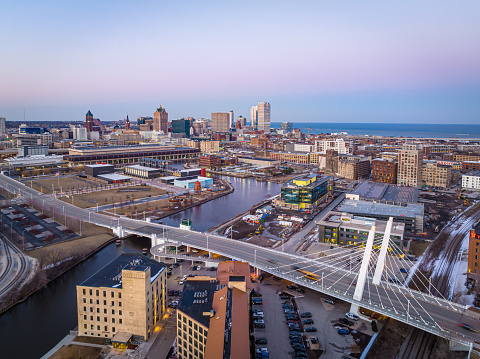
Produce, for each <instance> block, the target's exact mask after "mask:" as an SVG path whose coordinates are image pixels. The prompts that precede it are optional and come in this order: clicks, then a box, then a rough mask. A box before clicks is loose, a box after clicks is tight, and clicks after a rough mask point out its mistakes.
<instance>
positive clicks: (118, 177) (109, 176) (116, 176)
mask: <svg viewBox="0 0 480 359" xmlns="http://www.w3.org/2000/svg"><path fill="white" fill-rule="evenodd" d="M98 177H100V178H104V179H107V180H110V181H124V180H127V179H131V178H132V177H128V176H124V175H119V174H116V173H106V174H103V175H98Z"/></svg>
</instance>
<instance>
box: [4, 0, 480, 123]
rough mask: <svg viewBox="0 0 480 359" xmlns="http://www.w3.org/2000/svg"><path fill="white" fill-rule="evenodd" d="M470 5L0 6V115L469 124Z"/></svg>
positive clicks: (474, 115)
mask: <svg viewBox="0 0 480 359" xmlns="http://www.w3.org/2000/svg"><path fill="white" fill-rule="evenodd" d="M479 10H480V4H478V3H473V2H470V1H460V2H456V3H455V4H452V3H450V2H447V1H440V2H438V1H436V2H433V1H421V2H413V1H409V2H403V3H401V4H384V3H377V2H374V1H365V2H362V3H361V4H351V3H347V2H343V1H341V2H335V3H326V2H302V3H301V4H298V3H296V4H293V3H289V2H262V3H260V4H259V3H256V2H248V1H247V2H242V3H241V4H226V3H222V2H207V3H202V4H200V3H196V2H188V1H187V2H182V4H177V3H175V4H160V3H156V2H148V1H145V2H140V3H128V2H111V1H105V2H102V3H96V2H93V1H87V2H82V3H78V4H64V3H61V2H58V3H53V2H51V3H45V4H38V3H35V2H32V1H19V2H4V3H2V4H1V5H0V11H2V13H4V14H8V15H9V16H7V17H6V18H5V20H4V21H3V22H2V24H0V29H1V31H2V33H4V34H6V35H7V36H4V37H3V38H2V40H0V48H1V49H2V53H3V54H6V56H2V58H1V59H0V68H2V71H0V83H2V86H0V116H1V117H6V118H7V121H22V120H23V118H24V109H25V119H26V120H27V121H47V120H62V121H68V120H71V121H81V120H83V119H84V116H85V113H86V112H87V111H88V110H91V111H92V112H93V114H94V116H95V117H98V118H100V119H101V120H103V121H118V120H121V119H123V118H125V117H126V115H127V114H128V115H129V116H130V118H132V119H133V118H136V117H137V116H153V112H154V111H155V109H156V108H157V107H158V106H159V105H162V106H164V107H165V108H166V109H167V111H168V112H169V118H170V119H175V118H179V117H187V116H192V117H195V118H199V117H205V118H210V114H211V113H212V112H221V111H227V112H228V111H230V110H233V111H234V112H235V117H237V116H239V115H243V116H244V117H247V118H248V117H249V110H250V107H251V106H253V105H255V104H256V103H258V102H260V101H266V102H270V103H271V104H272V114H271V121H272V122H285V121H289V122H347V123H348V122H396V123H408V122H411V123H478V122H479V119H480V103H479V101H478V98H480V48H479V47H478V38H477V35H478V33H480V22H479V21H478V14H479Z"/></svg>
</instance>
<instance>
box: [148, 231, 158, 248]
mask: <svg viewBox="0 0 480 359" xmlns="http://www.w3.org/2000/svg"><path fill="white" fill-rule="evenodd" d="M158 242H159V241H158ZM158 244H160V243H157V235H156V234H155V233H152V237H151V243H150V245H151V247H152V248H153V247H155V246H156V245H158Z"/></svg>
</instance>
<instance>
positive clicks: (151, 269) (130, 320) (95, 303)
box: [77, 253, 167, 348]
mask: <svg viewBox="0 0 480 359" xmlns="http://www.w3.org/2000/svg"><path fill="white" fill-rule="evenodd" d="M166 280H167V277H166V266H165V265H164V264H162V263H159V262H156V261H154V260H151V259H149V258H147V257H145V256H142V255H138V254H128V253H123V254H121V255H119V256H118V257H117V258H115V259H114V260H112V261H111V262H110V263H108V264H107V265H106V266H104V267H103V268H102V269H100V270H99V271H98V272H96V273H95V274H93V275H92V276H91V277H90V278H88V279H87V280H85V281H84V282H83V283H82V284H80V285H78V286H77V313H78V334H79V335H82V336H93V337H104V338H110V339H112V343H113V346H114V347H118V348H123V346H124V345H126V344H128V342H129V341H130V340H135V339H136V340H147V339H148V338H149V337H150V335H151V334H152V333H153V331H154V329H155V326H156V324H157V321H158V320H159V319H160V318H161V317H162V316H163V314H164V313H165V299H166V298H165V296H166V283H167V282H166Z"/></svg>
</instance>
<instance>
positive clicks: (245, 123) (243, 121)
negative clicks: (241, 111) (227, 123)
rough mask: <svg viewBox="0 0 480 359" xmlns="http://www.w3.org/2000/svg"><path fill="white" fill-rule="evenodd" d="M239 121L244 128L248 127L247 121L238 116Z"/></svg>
mask: <svg viewBox="0 0 480 359" xmlns="http://www.w3.org/2000/svg"><path fill="white" fill-rule="evenodd" d="M237 121H240V125H241V126H242V128H244V127H245V126H246V125H247V119H246V118H245V117H243V116H238V117H237Z"/></svg>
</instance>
